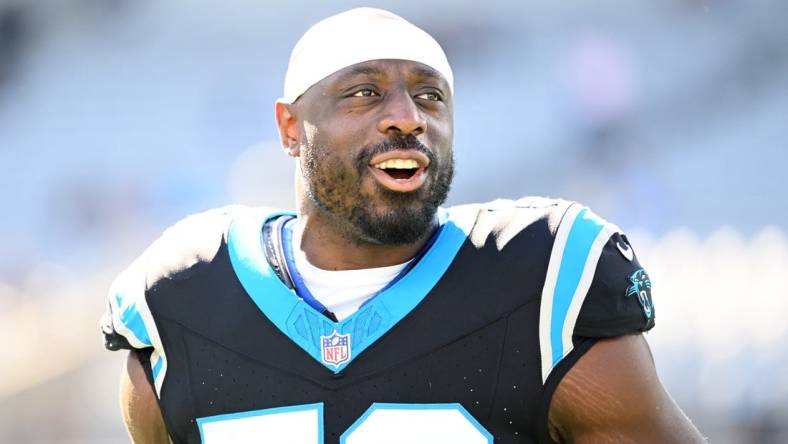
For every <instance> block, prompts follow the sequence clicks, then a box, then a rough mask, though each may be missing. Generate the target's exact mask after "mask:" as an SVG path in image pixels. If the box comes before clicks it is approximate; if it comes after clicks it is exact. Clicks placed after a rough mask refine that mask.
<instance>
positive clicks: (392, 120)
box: [378, 91, 427, 136]
mask: <svg viewBox="0 0 788 444" xmlns="http://www.w3.org/2000/svg"><path fill="white" fill-rule="evenodd" d="M383 106H384V110H383V116H382V117H381V119H380V121H378V131H380V132H381V133H384V134H386V135H388V134H389V133H396V134H397V135H399V136H409V135H413V136H418V135H419V134H421V133H423V132H424V131H425V130H426V129H427V122H426V121H425V119H424V116H423V115H422V113H421V111H420V110H419V107H418V106H417V105H416V102H415V101H414V100H413V97H411V96H410V93H409V92H407V91H398V92H396V93H390V94H388V95H387V97H386V98H385V100H384V104H383Z"/></svg>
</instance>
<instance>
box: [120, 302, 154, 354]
mask: <svg viewBox="0 0 788 444" xmlns="http://www.w3.org/2000/svg"><path fill="white" fill-rule="evenodd" d="M124 299H125V298H124V296H123V295H122V294H120V293H116V294H115V302H116V303H117V306H118V308H120V310H121V313H120V316H119V317H120V320H121V322H123V325H125V326H126V328H128V329H129V330H130V331H131V333H132V334H134V336H135V337H136V338H137V340H139V341H140V342H142V343H143V344H145V345H146V346H149V347H150V346H152V344H151V341H150V336H149V335H148V329H147V328H145V322H144V321H143V320H142V315H140V312H139V310H138V309H137V303H136V302H131V303H129V302H128V301H126V300H124Z"/></svg>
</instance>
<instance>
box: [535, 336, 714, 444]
mask: <svg viewBox="0 0 788 444" xmlns="http://www.w3.org/2000/svg"><path fill="white" fill-rule="evenodd" d="M549 428H550V435H551V436H552V438H553V439H554V440H556V441H558V442H562V443H563V442H572V443H614V442H615V443H630V442H631V443H703V442H705V440H704V438H703V436H701V434H700V432H699V431H698V429H697V428H695V426H694V425H693V424H692V422H691V421H690V420H689V418H687V416H686V415H685V414H684V412H682V411H681V409H680V408H679V406H678V405H676V403H675V401H673V399H672V398H671V397H670V395H669V394H668V393H667V392H666V391H665V388H664V387H663V386H662V383H661V382H660V381H659V378H658V377H657V373H656V369H655V367H654V361H653V359H652V356H651V351H650V350H649V348H648V344H647V343H646V340H645V338H643V336H642V335H640V334H635V335H627V336H620V337H616V338H611V339H602V340H600V341H599V342H597V343H596V344H595V345H594V346H593V347H592V348H591V349H590V350H589V351H588V352H586V354H585V355H584V356H583V357H581V358H580V360H578V362H577V363H576V364H575V365H574V367H573V368H572V369H571V370H570V371H569V372H568V373H567V374H566V376H564V378H563V380H562V381H561V382H560V383H559V384H558V387H557V388H556V391H555V394H554V395H553V399H552V401H551V405H550V411H549Z"/></svg>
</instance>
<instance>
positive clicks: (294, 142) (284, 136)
mask: <svg viewBox="0 0 788 444" xmlns="http://www.w3.org/2000/svg"><path fill="white" fill-rule="evenodd" d="M274 113H275V114H276V126H277V127H278V128H279V139H280V140H281V142H282V148H283V149H284V150H285V152H286V153H287V154H288V155H289V156H291V157H298V156H300V155H301V148H300V145H299V144H298V125H297V124H296V118H295V110H294V105H292V104H290V103H285V102H283V101H282V100H281V99H280V100H277V101H276V105H274Z"/></svg>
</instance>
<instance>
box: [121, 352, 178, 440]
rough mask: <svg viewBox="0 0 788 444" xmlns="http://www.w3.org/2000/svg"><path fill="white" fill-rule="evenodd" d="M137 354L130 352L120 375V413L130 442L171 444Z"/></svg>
mask: <svg viewBox="0 0 788 444" xmlns="http://www.w3.org/2000/svg"><path fill="white" fill-rule="evenodd" d="M136 353H137V352H136V351H133V350H132V351H131V352H129V355H128V357H127V358H126V365H125V366H124V367H123V371H122V372H121V375H120V410H121V413H122V415H123V422H124V423H126V429H128V432H129V436H131V441H132V442H134V443H145V444H169V443H170V438H169V436H168V435H167V429H166V428H165V426H164V420H163V419H162V417H161V410H160V409H159V404H158V402H157V401H156V394H155V393H153V387H151V385H150V383H149V382H148V379H147V377H146V376H145V370H143V368H142V365H141V364H140V361H139V358H138V357H137V355H136Z"/></svg>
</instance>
